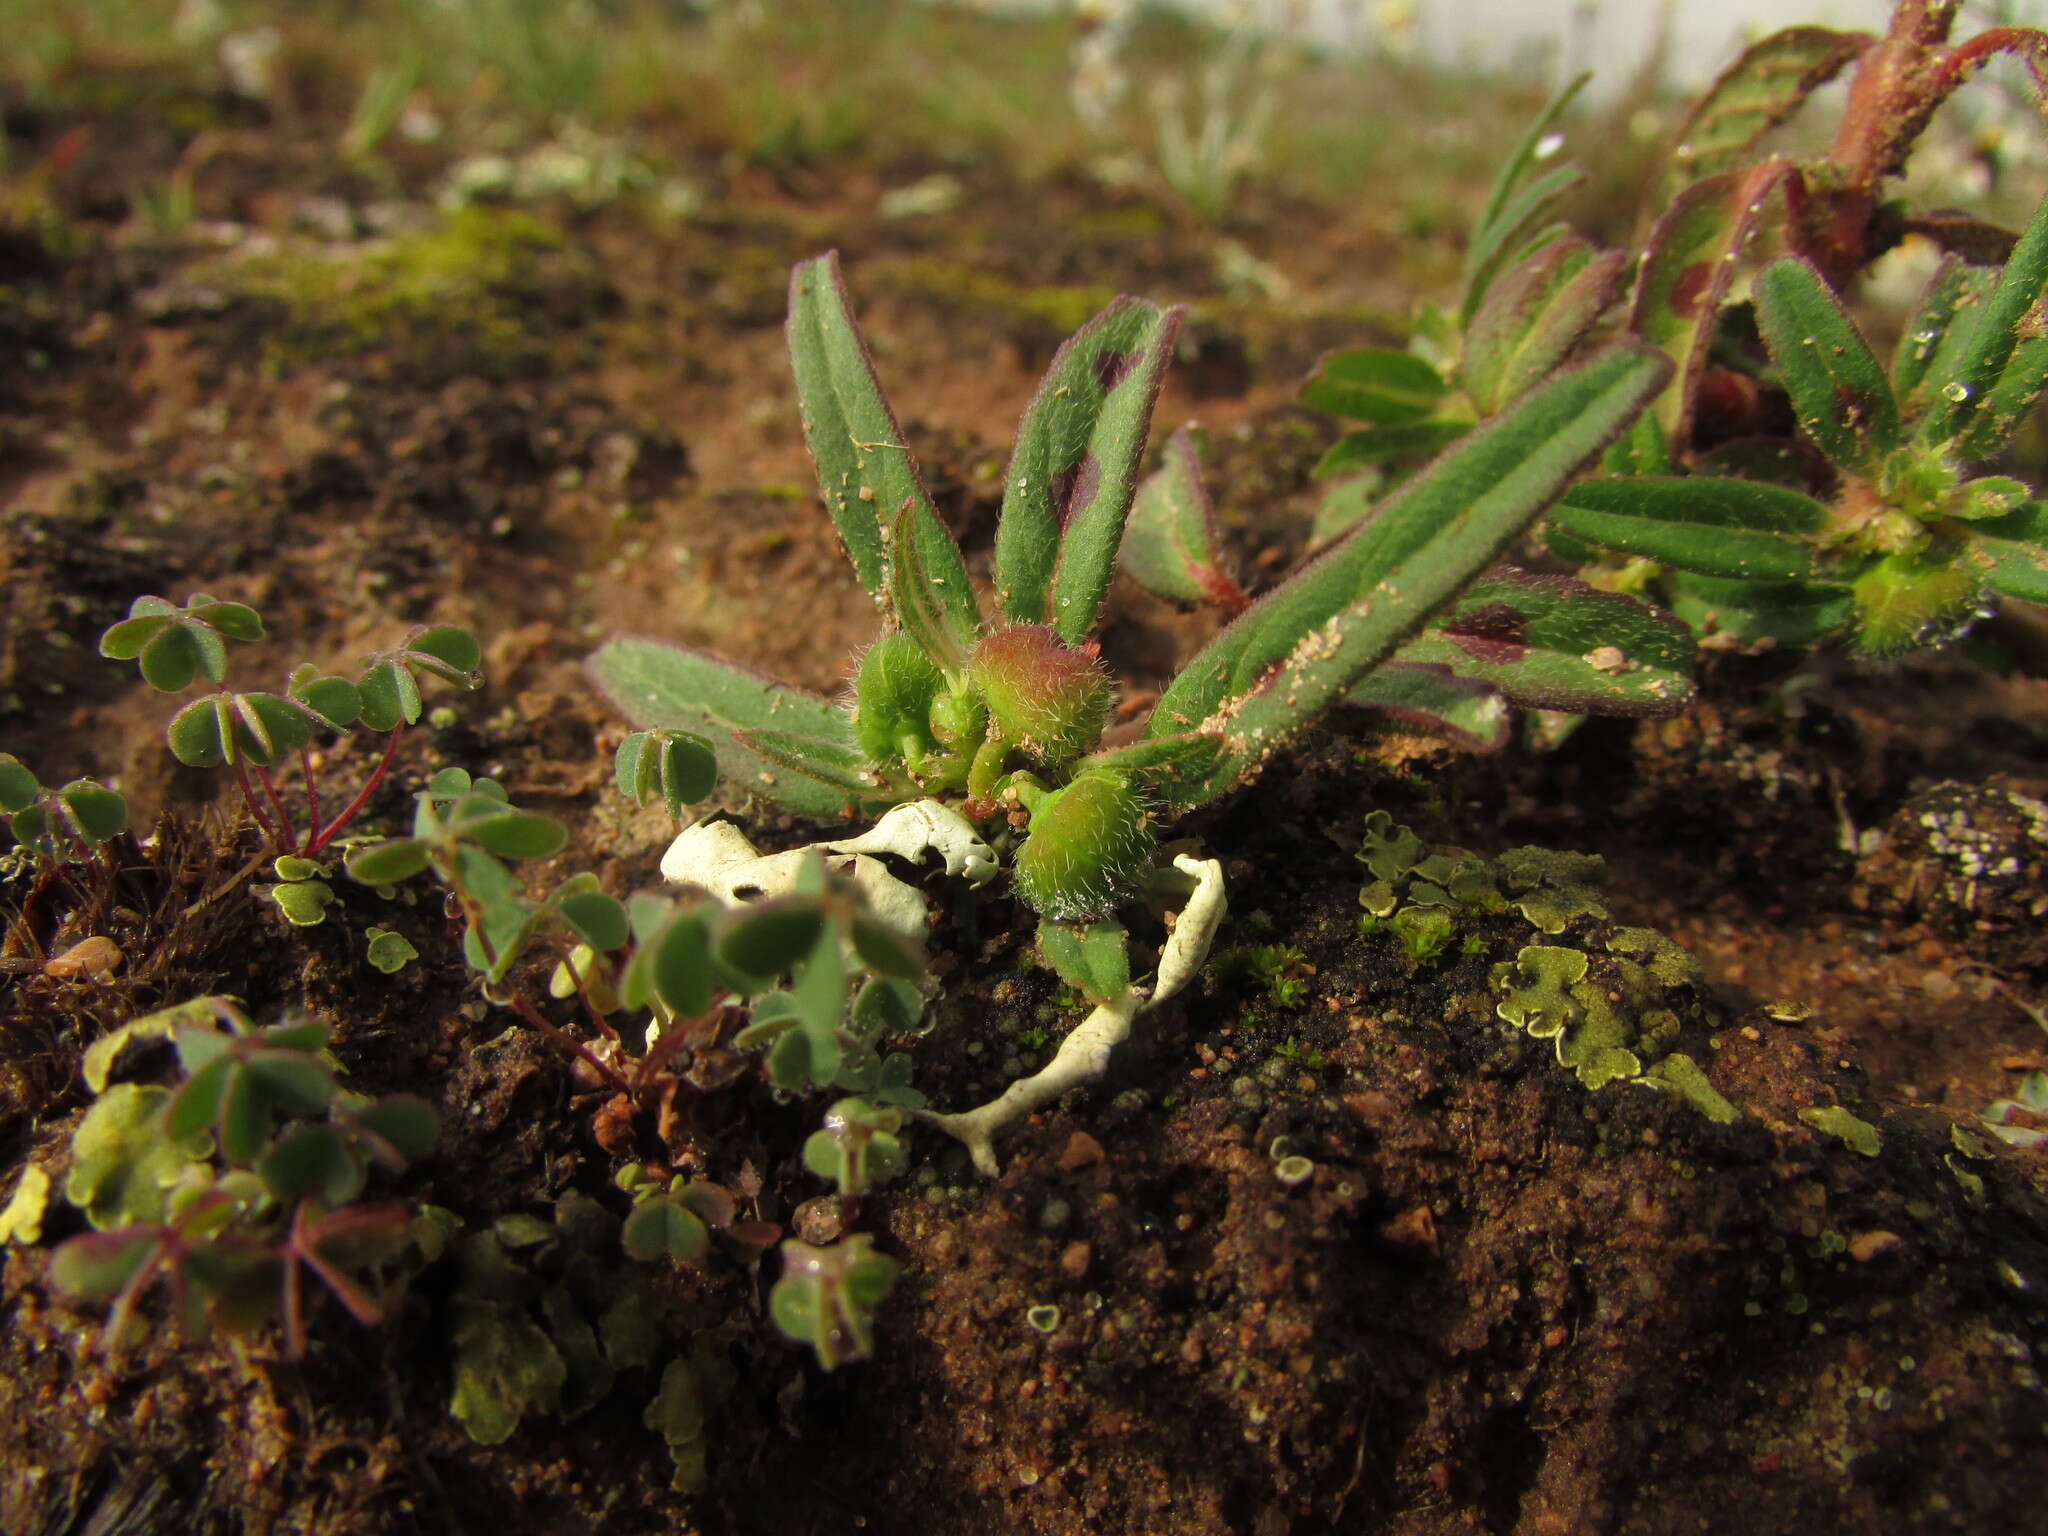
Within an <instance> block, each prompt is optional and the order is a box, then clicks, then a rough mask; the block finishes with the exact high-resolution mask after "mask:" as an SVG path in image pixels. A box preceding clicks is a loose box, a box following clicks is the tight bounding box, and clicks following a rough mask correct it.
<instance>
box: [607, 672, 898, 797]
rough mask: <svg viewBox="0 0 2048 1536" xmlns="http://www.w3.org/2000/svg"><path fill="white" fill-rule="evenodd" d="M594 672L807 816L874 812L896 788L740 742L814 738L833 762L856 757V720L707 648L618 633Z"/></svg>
mask: <svg viewBox="0 0 2048 1536" xmlns="http://www.w3.org/2000/svg"><path fill="white" fill-rule="evenodd" d="M588 667H589V671H590V675H591V678H592V680H593V681H595V682H596V684H597V686H598V687H599V688H601V689H602V690H603V691H604V693H605V694H606V696H607V697H609V698H610V699H611V701H612V703H613V704H615V705H617V706H618V708H619V709H620V710H621V711H622V712H623V713H624V714H625V715H626V717H627V718H628V719H630V720H632V721H633V722H634V723H635V724H636V725H642V726H669V727H674V728H676V729H680V730H687V731H694V732H696V733H698V734H700V735H702V736H704V737H706V738H707V739H709V740H710V742H711V743H712V746H713V748H714V750H715V751H716V752H717V754H718V766H719V770H720V772H721V773H723V774H724V775H725V776H726V777H727V778H728V779H730V780H732V781H733V782H734V783H735V784H738V785H740V786H743V787H744V788H747V789H750V790H752V791H754V792H755V793H757V794H760V795H763V796H766V797H767V798H768V799H771V800H774V801H777V802H778V803H780V804H782V805H785V806H788V807H789V808H790V809H791V810H794V811H800V812H802V813H803V814H805V815H808V816H816V817H821V818H831V817H837V816H840V815H841V814H843V813H844V812H845V810H846V808H847V807H848V806H849V805H852V806H854V807H855V808H856V809H858V810H875V809H879V808H882V807H885V806H889V805H893V804H894V803H895V802H896V800H897V799H898V798H900V797H899V796H896V795H892V794H890V793H889V792H888V791H886V790H884V789H882V788H880V787H879V786H873V785H871V786H868V787H865V788H863V789H862V790H861V792H860V793H858V794H849V792H848V791H847V789H846V788H844V787H843V786H842V785H840V784H838V783H834V782H832V781H831V780H829V779H825V778H822V777H819V776H816V775H808V774H800V773H797V772H794V771H789V769H788V765H787V764H786V763H785V762H783V761H781V760H780V759H779V758H771V757H769V756H767V755H765V752H764V751H763V750H762V749H759V748H754V747H750V746H748V745H746V744H744V743H743V742H742V741H741V740H740V733H742V732H748V731H773V732H777V733H780V734H779V735H778V736H777V737H776V738H774V739H773V741H772V742H771V743H769V745H770V746H771V747H772V748H774V749H777V750H779V749H781V748H782V747H784V746H785V745H786V744H787V743H786V740H785V738H797V739H801V740H803V741H804V742H806V743H808V744H812V745H815V746H816V747H817V748H818V750H819V753H820V755H821V756H822V755H825V754H828V753H829V754H830V755H831V760H832V761H833V762H835V763H844V762H845V761H847V760H848V759H849V758H859V754H860V748H859V743H858V742H857V741H856V740H855V739H854V732H853V722H852V721H851V719H850V718H849V717H848V715H847V713H846V711H844V710H843V709H840V708H838V707H837V706H836V705H834V704H833V703H832V702H831V701H830V700H828V699H823V698H820V697H818V696H817V695H816V694H811V693H805V692H803V691H802V690H800V689H796V688H788V687H784V686H783V685H782V684H780V683H774V682H770V681H769V680H768V679H767V678H764V677H762V676H761V675H760V674H759V673H756V672H750V671H748V670H747V669H746V668H744V667H739V666H735V665H733V663H731V662H729V661H721V660H719V659H718V658H717V657H714V656H709V655H706V654H705V653H704V652H702V651H692V650H687V649H685V648H684V647H682V646H676V645H666V644H663V643H662V642H660V641H657V640H631V639H620V640H613V641H611V642H609V643H608V644H606V645H605V646H604V647H603V648H602V649H600V650H599V651H598V652H597V654H596V655H594V656H592V657H591V658H590V661H589V663H588Z"/></svg>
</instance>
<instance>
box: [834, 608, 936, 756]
mask: <svg viewBox="0 0 2048 1536" xmlns="http://www.w3.org/2000/svg"><path fill="white" fill-rule="evenodd" d="M945 682H946V680H945V676H944V675H943V674H942V673H941V672H940V671H939V669H938V666H937V664H936V663H934V662H933V661H932V659H931V658H930V657H929V656H927V655H925V653H924V651H923V650H922V649H921V648H920V647H919V645H918V643H917V642H916V641H915V640H913V639H911V638H910V636H908V635H884V636H883V637H882V638H881V639H879V640H877V641H876V642H875V643H874V644H873V645H871V646H869V647H868V651H867V654H866V655H865V656H863V657H861V659H860V672H859V674H858V675H857V676H856V677H855V679H854V684H853V699H854V721H853V723H854V732H855V735H856V737H857V738H858V739H859V741H860V747H861V750H862V751H863V752H865V753H867V755H868V757H869V758H870V759H872V760H873V761H875V762H889V761H891V760H893V759H895V758H897V757H900V756H901V755H902V753H903V739H904V737H906V736H908V737H910V738H912V739H913V740H914V741H915V742H916V743H917V745H918V748H919V750H921V751H922V750H926V749H928V748H929V747H930V746H931V744H932V738H931V726H930V717H931V710H932V700H933V699H935V698H936V697H938V694H939V690H940V689H942V688H943V687H944V686H945Z"/></svg>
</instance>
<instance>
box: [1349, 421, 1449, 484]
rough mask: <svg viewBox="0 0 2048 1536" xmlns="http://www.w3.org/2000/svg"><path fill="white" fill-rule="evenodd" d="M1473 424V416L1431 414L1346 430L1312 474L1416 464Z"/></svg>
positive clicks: (1443, 446)
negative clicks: (1418, 419)
mask: <svg viewBox="0 0 2048 1536" xmlns="http://www.w3.org/2000/svg"><path fill="white" fill-rule="evenodd" d="M1472 427H1473V422H1472V420H1471V418H1470V417H1466V416H1456V417H1445V416H1432V417H1430V418H1429V419H1428V420H1426V421H1403V422H1398V423H1395V424H1394V425H1392V426H1384V427H1366V428H1364V429H1362V430H1361V431H1357V432H1347V433H1345V434H1344V435H1343V436H1342V437H1340V438H1338V439H1337V441H1336V442H1334V443H1332V444H1331V445H1330V447H1329V449H1328V451H1327V452H1325V453H1324V454H1323V456H1322V457H1321V458H1320V459H1318V460H1317V461H1316V467H1315V468H1314V469H1313V470H1311V471H1310V473H1311V474H1313V475H1314V476H1315V477H1316V479H1318V480H1327V479H1329V478H1330V477H1332V476H1334V475H1342V474H1346V473H1348V472H1350V471H1353V470H1358V469H1362V468H1365V467H1366V466H1368V465H1373V464H1393V463H1413V462H1415V461H1417V460H1420V459H1427V458H1431V457H1433V456H1434V455H1436V454H1438V453H1440V452H1442V451H1443V450H1444V449H1445V448H1448V447H1449V446H1450V445H1451V444H1452V443H1455V442H1456V441H1457V440H1458V439H1459V438H1461V437H1463V436H1464V435H1465V434H1466V433H1467V432H1469V431H1471V430H1472Z"/></svg>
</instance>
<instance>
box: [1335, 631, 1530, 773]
mask: <svg viewBox="0 0 2048 1536" xmlns="http://www.w3.org/2000/svg"><path fill="white" fill-rule="evenodd" d="M1400 655H1401V653H1400V652H1396V653H1395V659H1394V660H1392V661H1384V662H1381V663H1380V664H1379V665H1378V666H1376V667H1374V668H1373V669H1372V670H1371V671H1370V672H1368V673H1366V674H1365V676H1364V677H1362V678H1360V679H1359V680H1358V682H1357V683H1356V684H1355V685H1353V687H1352V689H1351V691H1350V692H1349V693H1348V694H1346V695H1345V698H1344V702H1345V703H1347V704H1353V705H1356V706H1358V707H1359V708H1361V709H1371V710H1377V711H1378V712H1380V713H1381V714H1387V715H1392V716H1393V717H1394V718H1395V719H1397V720H1405V721H1408V722H1409V723H1411V724H1414V725H1419V726H1421V727H1422V728H1423V729H1425V730H1428V731H1433V732H1435V733H1436V734H1437V735H1439V736H1442V737H1443V738H1444V739H1445V740H1446V741H1449V742H1451V743H1453V744H1454V745H1456V746H1459V747H1462V748H1463V749H1464V750H1465V751H1467V752H1497V751H1499V750H1500V749H1501V748H1502V747H1504V746H1506V745H1507V744H1508V740H1509V738H1510V736H1511V735H1512V734H1513V733H1512V731H1511V730H1510V729H1509V727H1510V723H1511V721H1512V718H1513V717H1512V714H1511V712H1510V710H1509V709H1508V702H1507V700H1506V699H1504V698H1502V697H1501V694H1500V690H1499V689H1498V688H1495V687H1493V686H1492V685H1491V684H1489V683H1483V682H1479V681H1477V680H1476V679H1473V678H1469V677H1460V676H1458V675H1457V674H1456V673H1455V672H1453V671H1452V670H1451V669H1450V668H1449V667H1446V666H1437V665H1431V664H1428V663H1422V662H1409V661H1403V660H1401V659H1400Z"/></svg>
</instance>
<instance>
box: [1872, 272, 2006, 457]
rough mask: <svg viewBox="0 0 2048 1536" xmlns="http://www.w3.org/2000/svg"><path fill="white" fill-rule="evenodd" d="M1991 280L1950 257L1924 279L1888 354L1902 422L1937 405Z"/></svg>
mask: <svg viewBox="0 0 2048 1536" xmlns="http://www.w3.org/2000/svg"><path fill="white" fill-rule="evenodd" d="M1997 281H1998V274H1997V273H1996V272H1994V271H1992V270H1991V269H1990V268H1988V267H1974V266H1969V265H1966V264H1965V263H1964V262H1962V261H1960V260H1958V259H1957V258H1956V257H1953V256H1951V257H1949V258H1947V259H1946V260H1944V261H1943V262H1942V264H1941V266H1940V267H1939V268H1937V269H1936V271H1935V274H1934V276H1933V278H1932V279H1930V280H1929V282H1928V284H1927V291H1926V292H1925V293H1923V294H1922V295H1921V296H1920V305H1919V308H1918V309H1916V310H1915V311H1914V314H1913V318H1912V319H1911V320H1909V321H1907V323H1906V328H1905V329H1904V330H1903V331H1901V332H1900V333H1899V345H1898V348H1897V350H1895V351H1894V352H1893V353H1892V388H1893V390H1894V391H1896V393H1897V395H1898V400H1899V407H1900V410H1901V412H1902V414H1903V415H1904V416H1905V418H1906V419H1907V420H1908V421H1918V420H1919V419H1920V418H1921V417H1922V416H1924V415H1925V414H1926V413H1927V412H1928V411H1929V410H1930V409H1933V408H1935V407H1937V406H1939V405H1940V404H1941V394H1940V390H1941V386H1942V385H1943V384H1944V383H1946V382H1947V381H1948V379H1949V377H1950V376H1951V375H1952V373H1953V371H1954V370H1955V368H1956V367H1957V366H1958V365H1959V364H1960V363H1961V361H1962V358H1963V354H1964V352H1965V351H1966V350H1967V349H1968V347H1969V344H1970V338H1971V337H1972V336H1974V335H1975V334H1976V329H1977V319H1978V317H1979V315H1980V314H1981V313H1982V312H1983V307H1984V300H1985V298H1986V297H1987V296H1988V295H1989V294H1990V292H1991V287H1992V285H1993V284H1994V283H1996V282H1997Z"/></svg>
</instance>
